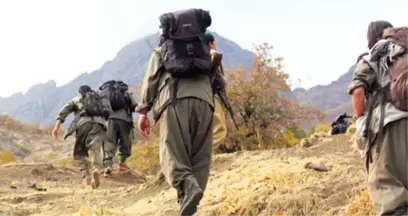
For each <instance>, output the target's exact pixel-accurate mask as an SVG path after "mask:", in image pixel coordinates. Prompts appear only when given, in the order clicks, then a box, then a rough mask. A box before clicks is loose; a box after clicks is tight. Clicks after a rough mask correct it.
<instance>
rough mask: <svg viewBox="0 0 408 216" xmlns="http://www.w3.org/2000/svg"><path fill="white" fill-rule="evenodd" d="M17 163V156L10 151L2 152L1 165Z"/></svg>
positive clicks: (0, 156)
mask: <svg viewBox="0 0 408 216" xmlns="http://www.w3.org/2000/svg"><path fill="white" fill-rule="evenodd" d="M15 162H17V158H16V156H14V154H13V153H11V152H9V151H5V152H0V164H6V163H15Z"/></svg>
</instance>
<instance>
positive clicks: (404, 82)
mask: <svg viewBox="0 0 408 216" xmlns="http://www.w3.org/2000/svg"><path fill="white" fill-rule="evenodd" d="M383 37H384V38H385V39H387V40H390V41H392V42H394V43H396V44H398V45H400V46H402V47H403V48H404V49H405V52H404V53H403V54H402V55H400V56H399V57H398V58H397V59H396V60H395V61H394V62H392V63H391V65H390V67H389V69H388V74H389V76H390V81H391V83H390V95H391V101H392V103H393V104H394V106H395V107H396V108H398V109H400V110H403V111H408V52H407V51H408V46H407V43H408V27H400V28H388V29H385V30H384V33H383Z"/></svg>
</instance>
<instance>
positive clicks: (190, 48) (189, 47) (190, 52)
mask: <svg viewBox="0 0 408 216" xmlns="http://www.w3.org/2000/svg"><path fill="white" fill-rule="evenodd" d="M186 50H187V55H189V56H191V55H194V45H193V44H192V43H189V44H187V45H186Z"/></svg>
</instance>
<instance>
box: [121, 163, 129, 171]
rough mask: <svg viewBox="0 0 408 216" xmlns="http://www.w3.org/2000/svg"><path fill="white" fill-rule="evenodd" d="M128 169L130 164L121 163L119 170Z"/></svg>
mask: <svg viewBox="0 0 408 216" xmlns="http://www.w3.org/2000/svg"><path fill="white" fill-rule="evenodd" d="M128 169H129V167H128V165H126V163H119V170H121V171H125V170H128Z"/></svg>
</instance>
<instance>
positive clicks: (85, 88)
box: [78, 85, 92, 94]
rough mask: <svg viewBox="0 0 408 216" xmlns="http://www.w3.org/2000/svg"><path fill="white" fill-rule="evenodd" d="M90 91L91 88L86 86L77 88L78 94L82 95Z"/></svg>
mask: <svg viewBox="0 0 408 216" xmlns="http://www.w3.org/2000/svg"><path fill="white" fill-rule="evenodd" d="M91 90H92V89H91V87H89V86H88V85H82V86H80V87H79V88H78V93H80V94H84V93H87V92H90V91H91Z"/></svg>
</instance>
